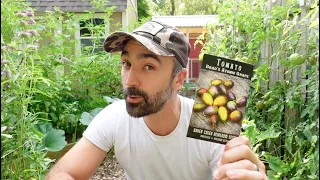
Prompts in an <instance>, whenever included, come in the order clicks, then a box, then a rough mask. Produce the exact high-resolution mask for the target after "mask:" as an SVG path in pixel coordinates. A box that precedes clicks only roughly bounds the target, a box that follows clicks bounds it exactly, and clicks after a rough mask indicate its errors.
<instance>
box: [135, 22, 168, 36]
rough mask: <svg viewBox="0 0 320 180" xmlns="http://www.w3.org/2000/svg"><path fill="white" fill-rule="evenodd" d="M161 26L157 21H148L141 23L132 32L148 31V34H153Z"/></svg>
mask: <svg viewBox="0 0 320 180" xmlns="http://www.w3.org/2000/svg"><path fill="white" fill-rule="evenodd" d="M163 28H164V27H163V26H162V25H161V24H159V23H157V22H153V21H149V22H147V23H145V24H143V25H142V26H140V27H139V28H138V29H136V30H135V31H134V32H146V33H149V34H152V35H153V36H155V35H156V34H157V33H158V32H159V31H161V30H162V29H163Z"/></svg>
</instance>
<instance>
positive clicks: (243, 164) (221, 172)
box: [214, 160, 255, 179]
mask: <svg viewBox="0 0 320 180" xmlns="http://www.w3.org/2000/svg"><path fill="white" fill-rule="evenodd" d="M229 169H246V170H250V171H254V170H255V165H254V164H253V163H252V162H251V161H249V160H240V161H237V162H234V163H229V164H224V165H222V166H220V167H219V168H218V169H217V170H216V171H215V172H214V178H215V179H224V178H226V177H227V175H226V172H227V171H228V170H229Z"/></svg>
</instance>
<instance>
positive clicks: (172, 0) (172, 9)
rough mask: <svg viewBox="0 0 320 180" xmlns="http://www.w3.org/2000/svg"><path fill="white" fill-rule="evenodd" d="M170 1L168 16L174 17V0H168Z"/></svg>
mask: <svg viewBox="0 0 320 180" xmlns="http://www.w3.org/2000/svg"><path fill="white" fill-rule="evenodd" d="M170 1H171V12H170V15H171V16H173V15H174V11H175V7H174V0H170Z"/></svg>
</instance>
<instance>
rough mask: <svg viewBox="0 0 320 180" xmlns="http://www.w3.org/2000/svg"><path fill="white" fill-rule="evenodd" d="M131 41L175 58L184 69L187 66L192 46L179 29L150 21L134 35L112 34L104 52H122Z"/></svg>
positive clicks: (159, 53)
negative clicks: (133, 40)
mask: <svg viewBox="0 0 320 180" xmlns="http://www.w3.org/2000/svg"><path fill="white" fill-rule="evenodd" d="M130 39H135V40H137V41H139V42H140V43H141V44H143V45H144V46H145V47H146V48H148V49H149V50H150V51H152V52H153V53H155V54H157V55H160V56H175V58H176V59H177V60H178V61H179V63H180V64H181V65H182V67H186V66H187V63H188V56H189V54H190V44H189V42H188V40H187V38H186V37H185V36H184V34H183V32H181V31H180V30H179V29H178V28H177V27H173V26H169V25H166V24H163V23H160V22H156V21H148V22H146V23H144V24H143V25H142V26H140V27H139V28H137V29H136V30H134V31H133V32H132V33H128V32H115V33H112V34H111V35H109V36H108V37H107V38H106V39H105V41H104V50H105V51H107V52H110V53H113V52H119V51H122V50H123V48H124V46H125V45H126V43H127V42H128V41H129V40H130Z"/></svg>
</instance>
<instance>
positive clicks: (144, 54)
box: [138, 53, 161, 64]
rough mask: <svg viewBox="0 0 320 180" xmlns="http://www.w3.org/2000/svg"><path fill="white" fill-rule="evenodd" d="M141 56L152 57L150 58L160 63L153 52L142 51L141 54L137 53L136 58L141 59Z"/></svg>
mask: <svg viewBox="0 0 320 180" xmlns="http://www.w3.org/2000/svg"><path fill="white" fill-rule="evenodd" d="M143 58H152V59H155V60H156V61H158V62H159V63H160V64H161V60H160V59H159V57H158V56H157V55H156V54H153V53H142V54H139V56H138V59H143Z"/></svg>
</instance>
